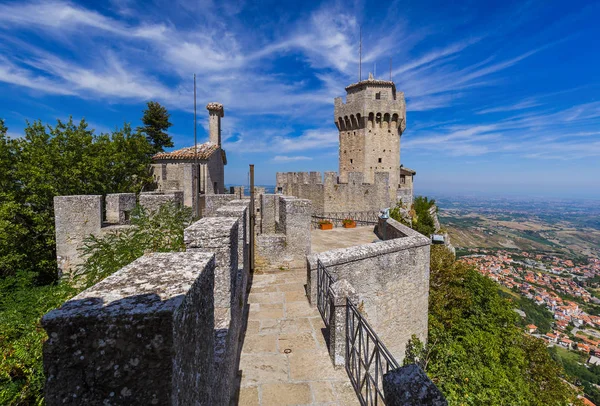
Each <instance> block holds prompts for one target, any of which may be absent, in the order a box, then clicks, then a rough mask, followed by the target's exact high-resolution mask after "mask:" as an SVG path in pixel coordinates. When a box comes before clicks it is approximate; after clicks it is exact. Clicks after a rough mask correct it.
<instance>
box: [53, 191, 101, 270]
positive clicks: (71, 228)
mask: <svg viewBox="0 0 600 406" xmlns="http://www.w3.org/2000/svg"><path fill="white" fill-rule="evenodd" d="M54 222H55V232H56V259H57V262H58V270H59V276H63V275H69V274H73V273H75V272H76V269H77V266H78V265H81V264H82V263H83V261H84V258H83V257H82V256H81V252H80V251H79V249H80V248H81V247H82V246H83V240H84V239H85V238H87V237H89V236H90V235H98V234H99V233H100V229H101V227H102V196H100V195H84V196H55V197H54Z"/></svg>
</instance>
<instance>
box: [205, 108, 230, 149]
mask: <svg viewBox="0 0 600 406" xmlns="http://www.w3.org/2000/svg"><path fill="white" fill-rule="evenodd" d="M206 110H208V134H209V136H208V140H209V141H210V142H212V143H213V144H217V145H218V146H219V147H220V146H221V117H223V116H224V115H225V110H224V109H223V105H222V104H221V103H208V104H207V105H206Z"/></svg>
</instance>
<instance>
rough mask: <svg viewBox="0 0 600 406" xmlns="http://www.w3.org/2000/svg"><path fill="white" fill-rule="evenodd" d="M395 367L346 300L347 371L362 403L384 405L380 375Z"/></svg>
mask: <svg viewBox="0 0 600 406" xmlns="http://www.w3.org/2000/svg"><path fill="white" fill-rule="evenodd" d="M396 368H399V365H398V362H397V361H396V360H395V359H394V357H393V356H392V354H390V352H389V351H388V350H387V348H385V345H383V343H382V342H381V341H380V340H379V337H377V334H375V332H374V331H373V329H372V328H371V326H369V323H367V321H366V320H365V319H364V317H363V316H362V315H361V314H360V311H359V310H358V309H357V308H356V306H355V305H354V304H352V302H351V301H350V300H348V299H346V372H347V373H348V377H349V378H350V382H352V386H353V387H354V391H355V392H356V395H357V396H358V400H359V401H360V404H361V405H363V406H364V405H369V406H373V405H375V406H376V405H385V396H384V393H383V375H384V374H386V373H387V372H389V371H390V370H392V369H396Z"/></svg>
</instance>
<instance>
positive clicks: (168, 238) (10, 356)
mask: <svg viewBox="0 0 600 406" xmlns="http://www.w3.org/2000/svg"><path fill="white" fill-rule="evenodd" d="M191 220H192V216H191V209H189V208H187V207H178V206H175V205H163V206H162V207H161V208H160V209H159V210H158V212H157V213H152V214H149V213H147V212H146V211H144V210H143V209H141V208H138V209H136V211H135V212H134V214H133V216H132V222H133V224H134V225H135V228H132V229H129V230H122V231H120V232H118V231H117V232H113V233H109V234H107V235H105V236H104V237H102V238H95V237H90V238H88V239H87V243H86V247H85V252H86V253H87V254H89V257H88V258H87V261H86V262H85V264H84V265H83V269H82V271H83V272H85V273H84V274H83V277H84V278H85V279H84V280H83V282H84V283H78V284H77V286H76V287H75V286H71V285H69V284H68V283H61V284H50V285H46V286H36V285H35V277H36V275H35V273H33V272H30V273H24V272H19V273H18V274H17V275H15V276H9V277H6V278H4V279H0V358H1V359H2V360H3V361H2V363H1V364H0V404H2V405H4V404H10V405H29V404H42V396H43V394H42V390H43V387H44V380H45V378H44V374H43V368H42V343H43V342H44V341H45V340H46V339H47V337H46V334H45V332H44V330H43V329H42V327H41V326H40V323H39V321H40V318H41V316H43V315H44V314H45V313H47V312H49V311H50V310H52V309H54V308H56V307H58V306H60V305H61V304H62V303H63V302H64V301H65V300H67V299H69V298H70V297H72V296H73V295H75V294H76V293H78V292H79V291H81V290H82V289H83V288H85V287H87V286H91V285H93V284H94V283H97V282H98V281H100V280H101V279H103V278H105V277H106V276H108V275H110V274H111V273H113V272H115V271H117V270H119V269H120V268H122V267H123V266H125V265H127V264H129V263H130V262H132V261H134V260H135V259H137V258H138V257H140V256H142V255H143V254H144V253H145V252H148V251H152V252H167V251H181V250H183V249H184V248H185V245H184V243H183V229H184V228H185V227H187V225H189V224H190V222H191ZM77 282H79V280H78V281H77Z"/></svg>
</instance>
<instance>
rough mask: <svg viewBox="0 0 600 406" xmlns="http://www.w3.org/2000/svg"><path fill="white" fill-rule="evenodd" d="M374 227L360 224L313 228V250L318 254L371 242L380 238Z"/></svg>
mask: <svg viewBox="0 0 600 406" xmlns="http://www.w3.org/2000/svg"><path fill="white" fill-rule="evenodd" d="M373 229H374V226H359V227H356V228H343V227H336V228H334V229H333V230H319V229H312V230H311V233H310V240H311V252H312V253H313V254H316V253H319V252H324V251H329V250H332V249H335V248H347V247H353V246H355V245H362V244H370V243H372V242H373V241H378V240H379V237H377V235H376V234H375V233H374V232H373Z"/></svg>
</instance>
